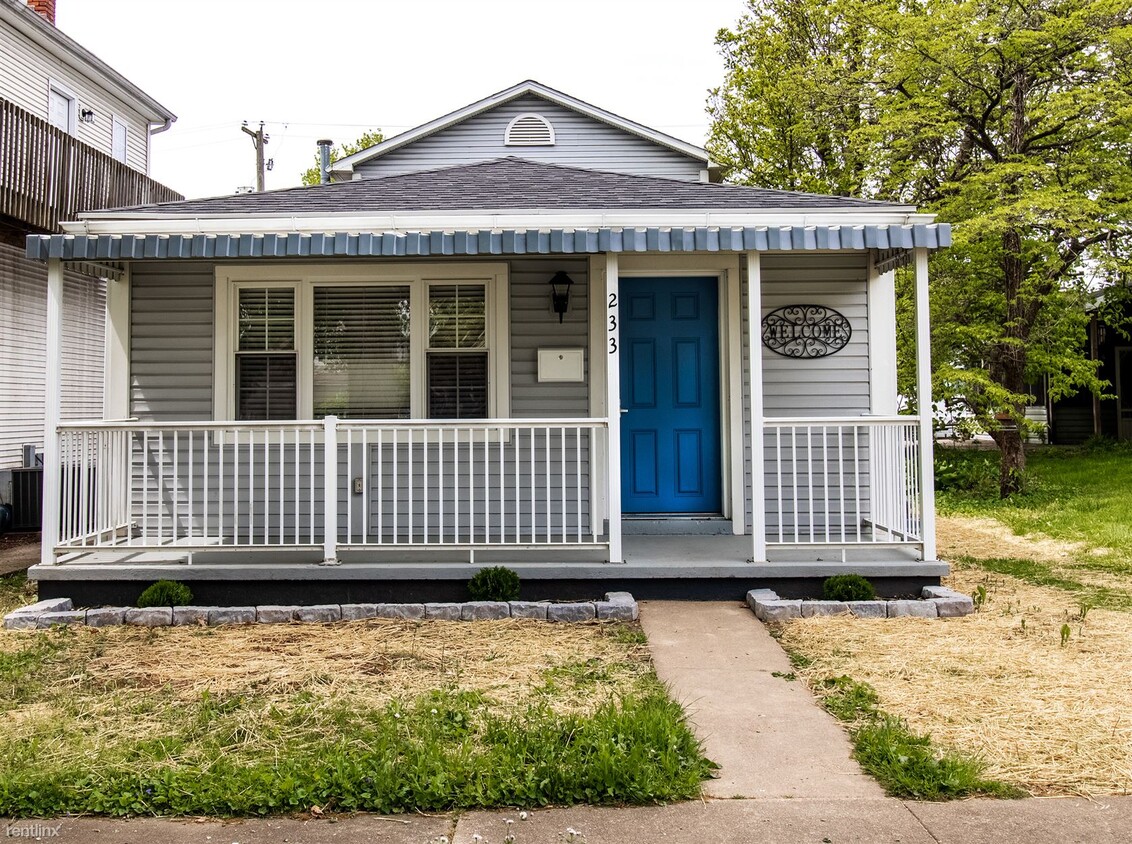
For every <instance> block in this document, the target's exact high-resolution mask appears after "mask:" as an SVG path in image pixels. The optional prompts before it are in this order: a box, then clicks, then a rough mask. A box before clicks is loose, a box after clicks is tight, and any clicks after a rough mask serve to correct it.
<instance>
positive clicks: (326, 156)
mask: <svg viewBox="0 0 1132 844" xmlns="http://www.w3.org/2000/svg"><path fill="white" fill-rule="evenodd" d="M332 146H334V141H325V140H323V141H319V142H318V183H319V184H320V185H328V184H330V148H331V147H332Z"/></svg>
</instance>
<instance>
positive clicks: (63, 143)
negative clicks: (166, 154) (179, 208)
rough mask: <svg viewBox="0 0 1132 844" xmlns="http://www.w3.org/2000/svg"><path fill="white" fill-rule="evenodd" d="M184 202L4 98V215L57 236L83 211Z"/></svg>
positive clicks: (0, 124) (0, 174) (0, 192)
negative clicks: (68, 222) (60, 230)
mask: <svg viewBox="0 0 1132 844" xmlns="http://www.w3.org/2000/svg"><path fill="white" fill-rule="evenodd" d="M178 199H184V197H183V196H182V195H181V194H179V193H177V192H176V191H174V190H171V189H170V188H167V187H165V185H163V184H161V183H160V182H155V181H154V180H153V179H151V178H149V177H148V176H146V175H145V174H144V173H139V172H138V171H137V170H134V169H133V168H131V167H128V166H126V165H125V164H123V163H121V162H120V161H116V160H114V159H113V158H112V157H111V156H109V155H107V154H106V153H104V152H99V151H98V150H96V149H95V148H94V147H91V146H88V145H87V144H84V143H83V142H82V141H80V140H78V139H77V138H75V137H74V136H73V135H70V134H68V133H66V132H63V131H62V130H60V129H56V128H55V127H54V126H52V125H51V124H50V123H48V122H47V121H46V120H43V119H42V118H39V117H36V116H35V115H34V114H32V113H31V112H29V111H26V110H24V109H22V108H20V107H19V106H17V105H15V104H14V103H11V102H8V101H7V100H4V99H0V215H2V216H7V217H12V218H15V219H16V220H19V221H21V222H23V223H25V224H27V225H28V226H30V227H33V228H37V229H43V230H46V231H58V230H59V223H60V222H61V221H64V220H73V219H75V217H76V216H77V215H78V214H79V213H80V212H82V211H92V210H95V209H98V208H116V207H119V206H123V205H150V204H152V203H155V202H171V201H176V200H178Z"/></svg>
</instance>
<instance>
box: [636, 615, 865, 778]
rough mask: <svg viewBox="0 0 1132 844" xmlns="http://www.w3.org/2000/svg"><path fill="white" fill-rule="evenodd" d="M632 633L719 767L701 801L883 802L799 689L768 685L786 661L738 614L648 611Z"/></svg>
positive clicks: (832, 726) (778, 680)
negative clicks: (642, 636)
mask: <svg viewBox="0 0 1132 844" xmlns="http://www.w3.org/2000/svg"><path fill="white" fill-rule="evenodd" d="M641 624H642V625H643V626H644V628H645V632H646V633H647V634H648V637H649V648H650V649H651V650H652V655H653V661H654V663H655V664H656V672H657V674H658V675H659V676H660V679H661V680H663V681H664V682H665V683H667V684H668V686H669V688H671V690H672V693H673V695H674V696H675V697H676V699H677V700H678V701H680V703H682V704H683V705H684V708H685V709H686V710H687V712H688V713H689V716H690V719H691V721H692V722H693V725H694V727H695V730H696V734H697V735H698V736H699V737H700V739H701V740H702V741H703V742H704V749H705V751H706V753H707V756H708V758H709V759H712V760H714V761H715V762H717V763H719V765H720V770H719V772H718V773H719V778H718V779H715V780H712V781H710V782H708V783H706V784H705V786H704V794H705V795H706V796H708V797H719V798H735V797H748V798H768V797H785V798H799V797H821V798H831V799H835V800H839V799H844V798H856V799H868V798H871V799H879V798H881V797H884V791H883V790H882V789H881V787H880V786H879V785H877V784H876V782H875V781H874V780H873V779H872V778H870V777H868V776H866V775H865V774H864V773H862V771H861V769H860V767H859V766H858V765H857V763H856V762H855V761H853V759H852V756H851V747H850V744H849V739H848V738H847V736H846V735H845V731H844V730H843V729H842V728H841V727H840V726H839V725H838V724H837V722H836V721H835V720H834V719H833V718H832V717H831V716H830V715H829V714H828V713H827V712H826V711H825V710H823V709H822V708H821V707H820V706H818V704H817V702H816V701H815V700H814V698H813V696H812V695H811V694H810V692H809V691H808V690H807V689H806V687H805V686H804V685H802V684H801V683H799V682H795V681H791V680H788V679H785V678H784V677H782V676H777V677H776V676H774V675H775V674H776V673H777V674H779V675H784V674H789V673H790V671H791V670H792V669H791V666H790V661H789V660H788V659H787V658H786V654H784V653H783V652H782V648H781V647H779V645H778V643H777V642H775V641H774V639H772V638H771V637H770V635H769V634H768V633H767V631H766V628H765V627H764V626H763V625H762V624H760V623H759V622H758V621H757V620H756V619H755V617H754V615H753V614H752V613H751V611H750V610H749V609H747V607H745V606H743V605H742V604H739V603H694V602H689V601H648V602H644V603H642V604H641Z"/></svg>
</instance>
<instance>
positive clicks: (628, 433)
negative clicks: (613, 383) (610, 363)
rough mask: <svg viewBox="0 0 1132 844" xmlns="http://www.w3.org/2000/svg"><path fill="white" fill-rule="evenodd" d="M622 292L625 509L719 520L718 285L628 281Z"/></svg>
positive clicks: (701, 281) (623, 281) (681, 280)
mask: <svg viewBox="0 0 1132 844" xmlns="http://www.w3.org/2000/svg"><path fill="white" fill-rule="evenodd" d="M620 285H621V301H622V302H623V303H624V304H625V307H624V309H623V312H622V323H621V326H620V331H621V349H622V351H621V392H622V396H621V407H622V410H623V415H622V416H621V453H622V461H623V465H622V467H621V477H622V490H621V494H622V508H623V510H624V512H626V513H718V512H719V511H720V507H721V503H722V480H721V477H722V475H721V465H720V460H721V450H720V421H719V420H720V410H719V409H720V401H719V324H718V315H719V293H718V281H717V279H715V278H713V277H703V278H701V277H695V278H623V279H621V282H620Z"/></svg>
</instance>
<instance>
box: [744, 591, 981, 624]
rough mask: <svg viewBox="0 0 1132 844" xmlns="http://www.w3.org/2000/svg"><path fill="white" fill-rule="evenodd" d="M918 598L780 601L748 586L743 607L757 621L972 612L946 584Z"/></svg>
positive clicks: (970, 603)
mask: <svg viewBox="0 0 1132 844" xmlns="http://www.w3.org/2000/svg"><path fill="white" fill-rule="evenodd" d="M921 594H922V595H923V598H921V599H919V600H912V599H909V600H892V601H803V600H783V599H781V598H779V597H778V593H777V592H775V591H774V590H772V589H752V590H751V591H750V592H748V593H747V606H749V607H750V608H751V610H752V611H754V613H755V616H756V617H757V618H758V619H759V621H792V620H793V619H796V618H812V617H813V616H815V615H845V614H846V613H849V614H851V615H855V616H856V617H857V618H907V617H909V616H911V617H914V618H958V617H959V616H963V615H970V614H971V613H972V612H974V611H975V602H974V601H973V600H971V596H970V595H964V594H963V593H962V592H957V591H955V590H954V589H949V588H948V587H946V586H925V587H924V589H923V592H922V593H921Z"/></svg>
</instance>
